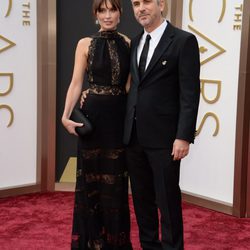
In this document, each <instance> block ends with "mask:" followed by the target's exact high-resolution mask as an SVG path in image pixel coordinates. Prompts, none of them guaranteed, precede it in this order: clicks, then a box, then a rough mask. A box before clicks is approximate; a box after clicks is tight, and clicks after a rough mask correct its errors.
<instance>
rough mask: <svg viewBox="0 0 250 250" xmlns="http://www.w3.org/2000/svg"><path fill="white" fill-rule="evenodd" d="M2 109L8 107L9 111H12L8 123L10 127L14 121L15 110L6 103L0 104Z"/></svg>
mask: <svg viewBox="0 0 250 250" xmlns="http://www.w3.org/2000/svg"><path fill="white" fill-rule="evenodd" d="M1 109H7V111H8V112H9V113H10V120H9V123H8V125H7V127H10V126H11V125H12V123H13V121H14V112H13V110H12V108H11V107H10V106H9V105H5V104H2V105H0V110H1Z"/></svg>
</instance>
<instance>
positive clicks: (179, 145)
mask: <svg viewBox="0 0 250 250" xmlns="http://www.w3.org/2000/svg"><path fill="white" fill-rule="evenodd" d="M188 152H189V142H187V141H184V140H180V139H175V141H174V144H173V150H172V156H173V160H174V161H176V160H181V159H183V158H184V157H185V156H187V155H188Z"/></svg>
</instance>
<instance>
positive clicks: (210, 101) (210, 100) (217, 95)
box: [201, 79, 221, 104]
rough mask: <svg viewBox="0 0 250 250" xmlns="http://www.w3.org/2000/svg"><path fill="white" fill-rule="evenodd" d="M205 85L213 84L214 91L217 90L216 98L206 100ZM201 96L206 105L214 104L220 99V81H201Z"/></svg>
mask: <svg viewBox="0 0 250 250" xmlns="http://www.w3.org/2000/svg"><path fill="white" fill-rule="evenodd" d="M205 84H215V85H216V89H217V91H216V96H215V97H214V98H213V99H208V98H207V97H206V93H205ZM201 94H202V97H203V99H204V101H205V102H206V103H208V104H214V103H216V102H217V101H218V100H219V99H220V95H221V81H217V80H207V79H201Z"/></svg>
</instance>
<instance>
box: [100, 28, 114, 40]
mask: <svg viewBox="0 0 250 250" xmlns="http://www.w3.org/2000/svg"><path fill="white" fill-rule="evenodd" d="M98 34H99V36H100V37H104V38H112V37H115V36H117V34H118V32H117V30H99V31H98Z"/></svg>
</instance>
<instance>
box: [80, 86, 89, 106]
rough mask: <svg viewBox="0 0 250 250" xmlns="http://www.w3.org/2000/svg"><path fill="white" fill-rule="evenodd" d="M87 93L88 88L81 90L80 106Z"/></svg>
mask: <svg viewBox="0 0 250 250" xmlns="http://www.w3.org/2000/svg"><path fill="white" fill-rule="evenodd" d="M88 93H89V89H86V90H84V91H82V95H81V98H80V108H82V106H83V104H84V102H85V99H86V98H87V95H88Z"/></svg>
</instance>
